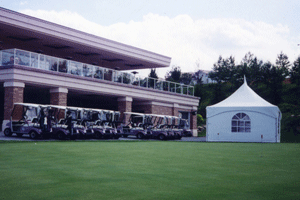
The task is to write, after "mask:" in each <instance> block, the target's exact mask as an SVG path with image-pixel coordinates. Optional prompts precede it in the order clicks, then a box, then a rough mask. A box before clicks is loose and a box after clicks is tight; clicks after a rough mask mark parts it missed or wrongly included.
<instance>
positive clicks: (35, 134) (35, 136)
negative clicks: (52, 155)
mask: <svg viewBox="0 0 300 200" xmlns="http://www.w3.org/2000/svg"><path fill="white" fill-rule="evenodd" d="M29 137H30V138H31V139H37V138H38V134H37V132H35V131H30V133H29Z"/></svg>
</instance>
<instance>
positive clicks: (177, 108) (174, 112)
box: [172, 103, 179, 117]
mask: <svg viewBox="0 0 300 200" xmlns="http://www.w3.org/2000/svg"><path fill="white" fill-rule="evenodd" d="M178 110H179V105H178V103H174V105H173V109H172V115H173V116H176V117H178V116H179V111H178Z"/></svg>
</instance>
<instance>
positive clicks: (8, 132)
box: [4, 128, 12, 137]
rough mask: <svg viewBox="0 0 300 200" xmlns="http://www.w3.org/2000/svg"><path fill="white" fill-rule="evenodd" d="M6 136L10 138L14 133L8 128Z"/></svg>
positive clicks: (5, 131)
mask: <svg viewBox="0 0 300 200" xmlns="http://www.w3.org/2000/svg"><path fill="white" fill-rule="evenodd" d="M4 135H5V136H7V137H9V136H11V135H12V132H11V130H10V128H6V129H5V130H4Z"/></svg>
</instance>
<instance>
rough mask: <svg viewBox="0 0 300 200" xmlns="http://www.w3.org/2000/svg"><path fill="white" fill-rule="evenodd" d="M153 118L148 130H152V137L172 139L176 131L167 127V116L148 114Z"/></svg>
mask: <svg viewBox="0 0 300 200" xmlns="http://www.w3.org/2000/svg"><path fill="white" fill-rule="evenodd" d="M148 116H149V118H150V119H151V124H152V125H150V126H148V130H151V135H152V138H157V139H159V140H166V139H172V138H173V137H174V133H173V131H172V130H169V129H168V128H167V124H166V123H167V118H166V116H164V115H156V114H148Z"/></svg>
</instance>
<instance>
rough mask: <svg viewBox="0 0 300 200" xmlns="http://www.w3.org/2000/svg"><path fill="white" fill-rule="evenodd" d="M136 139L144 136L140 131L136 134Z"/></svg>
mask: <svg viewBox="0 0 300 200" xmlns="http://www.w3.org/2000/svg"><path fill="white" fill-rule="evenodd" d="M136 137H137V138H138V139H143V138H144V135H143V134H142V133H138V134H137V136H136Z"/></svg>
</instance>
